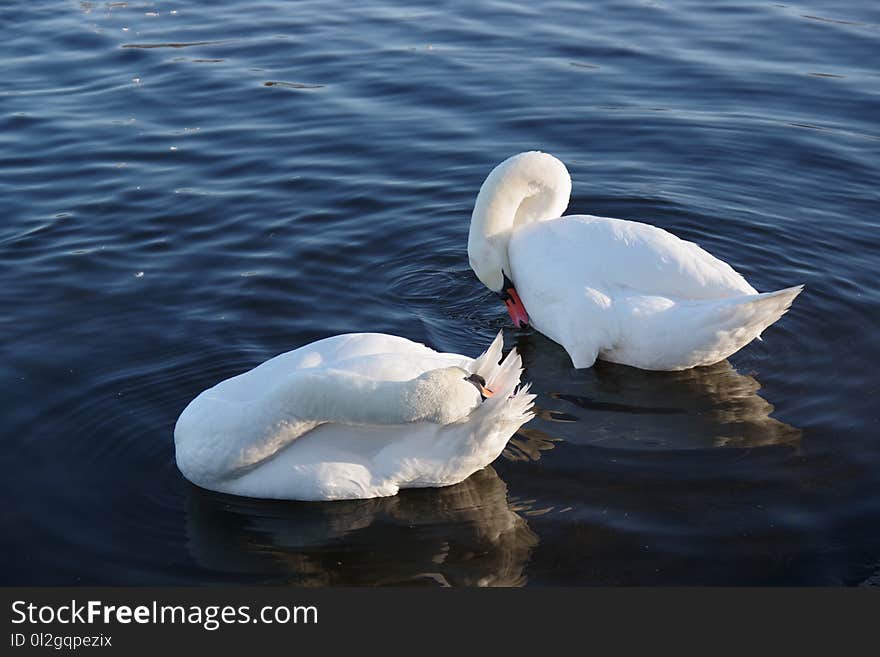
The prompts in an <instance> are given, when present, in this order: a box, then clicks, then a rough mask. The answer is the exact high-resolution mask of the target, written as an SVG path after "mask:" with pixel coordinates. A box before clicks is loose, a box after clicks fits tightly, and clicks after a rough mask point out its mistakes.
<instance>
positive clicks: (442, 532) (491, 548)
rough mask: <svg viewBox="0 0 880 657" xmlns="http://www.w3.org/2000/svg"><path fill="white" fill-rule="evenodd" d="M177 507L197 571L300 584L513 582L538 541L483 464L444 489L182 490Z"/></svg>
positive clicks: (519, 579) (520, 577)
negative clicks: (344, 495) (388, 492)
mask: <svg viewBox="0 0 880 657" xmlns="http://www.w3.org/2000/svg"><path fill="white" fill-rule="evenodd" d="M185 511H186V533H187V547H188V549H189V551H190V553H191V555H192V556H193V558H194V559H195V560H196V561H197V562H198V563H199V564H200V565H202V566H203V567H205V568H208V569H210V570H214V571H221V572H222V573H224V577H226V576H228V575H229V574H235V575H238V576H245V577H254V576H256V577H258V578H263V579H265V580H271V581H272V582H276V581H283V582H285V583H290V584H295V585H299V586H326V585H350V586H357V585H410V584H412V585H432V586H434V585H440V586H521V585H523V584H525V583H526V576H525V575H524V573H523V570H524V568H525V565H526V563H527V561H528V559H529V555H530V554H531V551H532V548H534V547H535V546H536V545H537V543H538V538H537V536H536V535H535V534H534V533H533V532H532V531H531V530H530V529H529V526H528V524H527V523H526V521H525V520H524V519H523V518H522V517H520V515H519V514H517V513H515V512H514V511H513V509H512V507H511V505H510V504H509V503H508V499H507V486H506V484H505V483H504V482H503V481H502V480H501V479H500V478H499V476H498V475H497V474H496V473H495V471H494V470H493V469H492V468H491V467H489V468H486V469H484V470H481V471H479V472H477V473H475V474H474V475H473V476H471V477H470V478H468V479H467V480H465V481H464V482H462V483H460V484H457V485H455V486H450V487H449V488H441V489H430V490H429V489H425V490H408V491H404V492H402V493H401V494H400V495H397V496H394V497H390V498H379V499H371V500H352V501H343V502H332V503H327V502H323V503H321V502H315V503H306V502H281V501H264V500H253V499H246V498H236V497H231V496H226V495H220V494H216V493H211V492H208V491H205V490H202V489H200V488H196V487H195V486H187V490H186V500H185Z"/></svg>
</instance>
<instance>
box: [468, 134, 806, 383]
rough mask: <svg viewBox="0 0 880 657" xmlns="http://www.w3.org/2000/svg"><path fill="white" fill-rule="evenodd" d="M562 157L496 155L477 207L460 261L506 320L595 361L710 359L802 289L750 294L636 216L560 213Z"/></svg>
mask: <svg viewBox="0 0 880 657" xmlns="http://www.w3.org/2000/svg"><path fill="white" fill-rule="evenodd" d="M570 196H571V177H570V176H569V173H568V170H567V169H566V167H565V165H564V164H563V163H562V162H560V161H559V160H558V159H556V158H555V157H553V156H552V155H549V154H547V153H541V152H537V151H533V152H528V153H520V154H519V155H515V156H513V157H511V158H508V159H507V160H505V161H504V162H502V163H501V164H499V165H498V166H497V167H495V169H493V170H492V172H491V173H490V174H489V176H488V177H487V178H486V181H485V182H484V183H483V185H482V187H481V188H480V192H479V194H478V195H477V199H476V202H475V204H474V211H473V214H472V216H471V224H470V232H469V235H468V258H469V260H470V265H471V268H472V269H473V271H474V273H475V274H476V275H477V278H479V279H480V281H481V282H482V283H483V284H484V285H485V286H486V287H488V288H489V289H490V290H492V291H493V292H496V293H497V294H498V295H499V296H500V297H501V299H502V301H503V302H504V304H505V306H506V307H507V311H508V313H509V314H510V317H511V320H512V321H513V323H514V326H517V327H519V326H521V325H522V326H525V325H529V324H531V325H532V326H534V327H535V328H536V329H537V330H539V331H540V332H542V333H544V334H545V335H546V336H547V337H549V338H551V339H552V340H554V341H556V342H558V343H559V344H561V345H562V346H563V347H564V348H565V349H566V351H567V352H568V353H569V355H570V356H571V359H572V362H573V364H574V365H575V367H590V366H592V365H593V363H594V362H595V361H596V359H597V358H598V359H603V360H608V361H611V362H617V363H623V364H626V365H632V366H634V367H640V368H642V369H650V370H680V369H686V368H689V367H695V366H699V365H710V364H712V363H715V362H718V361H721V360H724V359H725V358H727V357H728V356H729V355H731V354H732V353H734V352H736V351H737V350H739V349H741V348H742V347H743V346H745V345H746V344H748V343H749V342H751V341H752V340H753V339H755V338H756V337H759V336H760V334H761V332H762V331H763V330H764V329H766V328H767V327H768V326H770V325H771V324H773V323H774V322H775V321H776V320H778V319H779V318H780V317H781V316H782V315H783V314H784V313H785V312H786V311H787V310H788V308H789V307H790V306H791V303H792V302H793V301H794V299H795V297H797V295H798V294H799V293H800V291H801V290H802V289H803V286H795V287H790V288H785V289H782V290H778V291H776V292H768V293H763V294H759V293H758V292H757V290H755V288H753V287H752V286H751V285H749V284H748V282H746V280H745V279H744V278H743V277H742V276H741V275H740V274H739V273H737V272H736V271H734V269H733V268H732V267H731V266H730V265H728V264H727V263H725V262H723V261H721V260H719V259H717V258H715V257H714V256H712V255H710V254H709V253H707V252H706V251H704V250H703V249H701V248H700V247H699V246H697V245H696V244H693V243H692V242H686V241H684V240H681V239H679V238H678V237H676V236H674V235H672V234H671V233H668V232H667V231H665V230H663V229H661V228H658V227H656V226H652V225H649V224H644V223H640V222H635V221H625V220H621V219H612V218H607V217H595V216H592V215H568V216H562V213H563V212H564V211H565V209H566V207H567V206H568V203H569V198H570Z"/></svg>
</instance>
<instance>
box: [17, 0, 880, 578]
mask: <svg viewBox="0 0 880 657" xmlns="http://www.w3.org/2000/svg"><path fill="white" fill-rule="evenodd" d="M0 25H2V26H3V39H2V42H0V65H2V70H3V76H2V80H3V82H2V86H0V125H2V129H0V205H2V217H3V220H2V223H0V282H2V285H0V390H2V395H0V409H2V417H3V423H2V437H0V440H2V443H0V444H2V449H0V467H2V472H3V477H2V478H0V491H2V495H3V500H4V504H3V508H2V510H0V518H2V527H0V529H2V533H0V557H2V558H0V563H2V565H0V582H3V583H7V584H9V583H15V584H199V583H266V584H295V585H328V584H331V585H355V584H356V585H373V584H417V585H428V586H441V585H493V584H494V585H498V584H500V585H522V584H528V585H575V584H577V585H594V584H602V585H693V584H697V585H702V584H713V585H715V584H717V585H859V584H872V583H873V584H880V385H878V380H880V376H878V369H877V368H878V362H880V337H878V336H880V330H878V329H880V326H878V324H880V290H878V285H877V283H878V274H877V272H878V268H880V231H878V224H880V193H878V190H880V66H878V62H880V4H878V3H876V2H869V1H868V0H863V1H861V2H847V3H841V2H831V1H827V2H821V1H818V0H815V1H813V0H808V1H805V2H799V3H797V4H781V3H780V4H776V3H770V2H739V1H736V2H734V1H722V2H711V3H710V2H696V1H681V2H678V1H668V2H638V1H624V2H611V1H601V2H589V3H581V2H532V3H528V5H525V4H523V5H519V4H515V3H507V2H487V3H482V2H464V1H457V0H441V1H439V2H426V3H423V4H419V5H418V6H415V5H413V4H412V3H407V4H406V5H404V4H403V3H386V2H381V3H353V2H303V3H285V2H280V1H278V0H266V1H264V2H257V3H251V2H230V1H228V0H220V1H218V0H211V1H208V0H204V1H199V2H195V1H190V0H180V1H177V2H158V1H157V2H137V1H132V2H76V1H73V0H69V1H66V2H65V1H60V0H57V1H49V0H43V1H40V2H12V3H4V4H3V6H2V7H0ZM529 149H541V150H545V151H548V152H550V153H553V154H555V155H556V156H558V157H559V158H561V159H562V160H563V161H564V162H565V163H566V164H567V165H568V167H569V169H570V171H571V174H572V177H573V180H574V190H573V195H572V200H571V204H570V207H569V211H570V212H576V213H592V214H600V215H606V216H615V217H622V218H627V219H640V220H645V221H648V222H651V223H654V224H656V225H658V226H661V227H663V228H665V229H667V230H670V231H672V232H674V233H676V234H677V235H679V236H681V237H683V238H686V239H690V240H693V241H696V242H698V243H699V244H700V245H702V246H703V247H704V248H706V249H708V250H709V251H710V252H712V253H713V254H715V255H717V256H718V257H720V258H722V259H724V260H726V261H728V262H730V263H731V264H732V265H733V266H734V267H735V268H737V269H738V270H739V271H741V272H742V273H743V274H744V275H745V276H746V277H747V278H748V279H749V281H750V282H751V283H752V284H753V285H754V286H755V287H756V288H758V289H759V290H762V291H767V290H774V289H777V288H781V287H785V286H789V285H795V284H798V283H805V284H806V290H805V292H804V293H803V294H802V295H801V296H800V297H799V298H798V299H797V301H796V303H795V305H794V307H793V309H792V310H791V312H790V313H789V314H788V315H786V316H785V317H783V318H782V320H781V321H780V322H779V323H778V324H776V325H774V326H773V327H772V328H770V329H769V330H768V331H767V332H766V333H765V335H764V341H763V342H756V343H754V344H752V345H750V346H748V347H747V348H745V349H744V350H742V351H741V352H739V353H737V354H735V355H734V356H733V357H732V358H731V359H730V360H729V361H727V362H723V363H721V364H718V365H716V366H713V367H709V368H701V369H696V370H691V371H687V372H680V373H654V372H643V371H639V370H635V369H631V368H627V367H622V366H616V365H610V364H607V363H599V364H598V365H597V366H596V367H595V368H593V369H589V370H581V371H576V370H573V369H572V368H571V367H570V364H569V361H568V358H567V356H566V355H565V353H564V352H563V350H562V349H561V348H560V347H559V346H557V345H555V344H554V343H552V342H550V341H549V340H547V339H545V338H543V337H542V336H540V335H538V334H536V333H534V332H531V331H515V330H513V329H512V328H511V327H510V326H509V319H508V318H507V314H506V313H505V311H504V308H503V306H502V305H501V304H500V303H499V302H498V300H497V299H496V298H495V297H494V296H493V295H492V294H491V293H490V292H488V291H487V290H486V289H485V288H483V287H482V286H481V284H480V283H479V282H478V281H477V279H476V277H475V276H474V275H473V274H472V273H471V271H470V269H469V267H468V263H467V255H466V240H467V230H468V222H469V219H470V212H471V209H472V207H473V201H474V198H475V196H476V193H477V190H478V189H479V186H480V184H481V183H482V181H483V179H484V178H485V176H486V175H487V174H488V172H489V171H490V170H491V168H492V167H493V166H494V165H495V164H497V163H498V162H500V161H501V160H503V159H504V158H506V157H508V156H509V155H512V154H513V153H516V152H519V151H523V150H529ZM502 327H504V328H505V341H506V348H508V349H509V348H511V347H513V346H517V347H518V348H519V349H520V350H521V351H522V353H523V357H524V360H525V364H526V367H527V371H526V375H525V376H526V378H527V379H529V380H531V381H533V382H534V387H533V391H535V392H537V393H539V397H538V400H537V404H538V406H539V416H538V417H537V418H536V419H535V420H534V421H532V422H530V423H529V424H528V425H526V426H525V427H524V428H523V429H522V430H521V431H520V432H519V433H518V434H517V435H516V436H514V438H513V439H512V440H511V442H510V444H509V446H508V448H507V450H506V451H505V453H504V455H503V456H502V457H501V458H499V459H498V460H497V461H496V462H495V463H494V464H493V465H492V466H491V467H490V468H487V469H486V470H484V471H482V472H479V473H477V474H476V475H474V476H473V477H471V478H470V479H468V480H467V481H465V482H464V483H462V484H460V485H458V486H454V487H451V488H448V489H442V490H417V491H409V492H405V493H403V494H401V495H399V496H397V497H394V498H390V499H380V500H368V501H358V502H339V503H325V504H314V503H312V504H304V503H294V502H266V501H259V500H250V499H237V498H233V497H228V496H223V495H217V494H213V493H209V492H206V491H203V490H200V489H197V488H195V487H194V486H191V485H189V484H188V483H187V482H186V481H185V480H183V478H182V477H181V476H180V474H179V473H178V471H177V469H176V467H175V464H174V455H173V436H172V431H173V426H174V423H175V421H176V419H177V416H178V415H179V413H180V412H181V411H182V410H183V408H184V406H185V405H186V404H187V403H188V402H189V401H190V400H191V399H192V398H193V397H194V396H195V395H196V394H197V393H198V392H200V391H201V390H203V389H204V388H207V387H209V386H211V385H213V384H215V383H217V382H218V381H220V380H221V379H224V378H226V377H229V376H233V375H235V374H238V373H240V372H242V371H244V370H246V369H248V368H251V367H253V366H254V365H256V364H258V363H260V362H262V361H264V360H266V359H267V358H269V357H271V356H273V355H275V354H278V353H280V352H283V351H287V350H290V349H293V348H295V347H298V346H301V345H303V344H305V343H307V342H310V341H313V340H316V339H318V338H322V337H326V336H328V335H332V334H336V333H343V332H355V331H384V332H389V333H395V334H398V335H402V336H405V337H408V338H411V339H413V340H417V341H420V342H424V343H426V344H428V345H429V346H431V347H434V348H436V349H441V350H444V351H456V352H459V353H465V354H469V355H477V354H478V353H480V352H481V351H482V350H483V349H484V348H485V347H486V345H488V343H489V342H490V341H491V338H492V337H493V336H494V334H495V333H496V332H497V331H498V330H499V328H502Z"/></svg>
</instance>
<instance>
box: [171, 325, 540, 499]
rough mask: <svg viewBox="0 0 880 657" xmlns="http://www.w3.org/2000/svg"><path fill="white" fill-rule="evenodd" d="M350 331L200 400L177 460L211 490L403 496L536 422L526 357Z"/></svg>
mask: <svg viewBox="0 0 880 657" xmlns="http://www.w3.org/2000/svg"><path fill="white" fill-rule="evenodd" d="M501 346H502V338H501V334H500V333H499V335H498V337H497V338H496V339H495V341H494V342H493V343H492V345H491V347H490V348H489V349H488V350H487V351H486V353H484V354H483V355H482V356H481V357H480V358H476V359H471V358H468V357H466V356H460V355H458V354H444V353H438V352H435V351H433V350H432V349H429V348H427V347H425V346H423V345H419V344H416V343H413V342H410V341H409V340H405V339H403V338H397V337H395V336H387V335H382V334H352V335H343V336H336V337H334V338H327V339H326V340H321V341H319V342H316V343H313V344H311V345H306V346H305V347H301V348H300V349H296V350H294V351H291V352H288V353H286V354H282V355H280V356H276V357H275V358H273V359H271V360H269V361H267V362H265V363H263V364H262V365H260V366H258V367H256V368H254V369H253V370H250V371H249V372H245V373H244V374H240V375H239V376H236V377H233V378H231V379H227V380H226V381H223V382H221V383H219V384H217V385H216V386H214V387H213V388H210V389H208V390H206V391H204V392H203V393H201V394H200V395H199V396H197V397H196V398H195V399H194V400H193V401H192V402H191V403H190V404H189V405H188V406H187V407H186V409H184V411H183V413H181V416H180V418H179V419H178V421H177V425H176V426H175V429H174V439H175V448H176V458H177V464H178V467H179V468H180V470H181V472H182V473H183V474H184V476H185V477H186V478H187V479H189V480H190V481H192V482H193V483H195V484H197V485H199V486H202V487H204V488H209V489H212V490H216V491H220V492H226V493H233V494H238V495H247V496H251V497H272V498H284V499H301V500H324V499H347V498H362V497H377V496H384V495H393V494H394V493H396V492H397V491H398V490H399V489H400V488H405V487H416V486H445V485H450V484H453V483H458V482H459V481H462V480H463V479H465V478H466V477H468V476H469V475H470V474H472V473H473V472H475V471H476V470H479V469H481V468H483V467H485V466H486V465H488V464H489V463H490V462H491V461H492V460H494V459H495V458H496V457H497V456H498V454H499V453H500V452H501V450H502V449H503V448H504V445H505V444H506V443H507V440H508V439H509V438H510V436H511V435H512V434H513V433H514V432H515V431H516V430H517V429H518V428H519V427H520V426H521V425H522V424H523V423H525V422H527V421H528V420H529V419H530V418H531V412H530V411H529V408H530V407H531V403H532V399H533V395H529V394H528V386H524V387H522V388H520V387H519V380H520V375H521V372H522V367H521V360H520V358H519V356H518V355H517V354H516V350H513V351H512V352H511V353H510V354H508V356H507V358H505V359H504V360H503V361H502V362H501V363H499V360H500V359H501Z"/></svg>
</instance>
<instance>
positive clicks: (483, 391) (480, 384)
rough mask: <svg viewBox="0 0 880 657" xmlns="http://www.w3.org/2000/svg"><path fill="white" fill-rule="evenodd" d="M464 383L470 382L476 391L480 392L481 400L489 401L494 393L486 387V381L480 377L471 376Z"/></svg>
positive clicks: (476, 375) (477, 375)
mask: <svg viewBox="0 0 880 657" xmlns="http://www.w3.org/2000/svg"><path fill="white" fill-rule="evenodd" d="M465 380H466V381H470V382H471V383H473V384H474V385H475V386H477V390H479V391H480V395H482V397H483V399H489V397H491V396H492V395H494V394H495V393H494V392H492V390H491V389H489V388H487V387H486V379H484V378H483V377H481V376H480V375H479V374H471V375H470V376H469V377H467V379H465Z"/></svg>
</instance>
